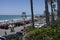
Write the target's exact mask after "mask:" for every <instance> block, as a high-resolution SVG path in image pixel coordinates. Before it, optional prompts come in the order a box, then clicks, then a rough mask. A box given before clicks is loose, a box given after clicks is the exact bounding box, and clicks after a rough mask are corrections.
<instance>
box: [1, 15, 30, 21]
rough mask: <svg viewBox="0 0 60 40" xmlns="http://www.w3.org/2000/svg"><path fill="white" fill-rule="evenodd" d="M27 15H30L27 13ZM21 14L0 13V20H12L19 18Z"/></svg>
mask: <svg viewBox="0 0 60 40" xmlns="http://www.w3.org/2000/svg"><path fill="white" fill-rule="evenodd" d="M27 17H31V16H30V15H27ZM20 18H22V17H21V15H0V20H12V19H20Z"/></svg>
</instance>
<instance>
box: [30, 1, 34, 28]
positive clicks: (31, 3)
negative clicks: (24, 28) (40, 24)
mask: <svg viewBox="0 0 60 40" xmlns="http://www.w3.org/2000/svg"><path fill="white" fill-rule="evenodd" d="M30 5H31V16H32V27H33V28H34V14H33V0H30Z"/></svg>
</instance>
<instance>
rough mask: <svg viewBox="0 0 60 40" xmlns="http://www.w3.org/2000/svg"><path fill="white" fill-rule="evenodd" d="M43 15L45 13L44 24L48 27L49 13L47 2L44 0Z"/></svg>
mask: <svg viewBox="0 0 60 40" xmlns="http://www.w3.org/2000/svg"><path fill="white" fill-rule="evenodd" d="M45 13H46V23H47V26H50V21H49V17H50V15H49V11H48V2H47V0H45Z"/></svg>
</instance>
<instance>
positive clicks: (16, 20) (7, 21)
mask: <svg viewBox="0 0 60 40" xmlns="http://www.w3.org/2000/svg"><path fill="white" fill-rule="evenodd" d="M25 20H26V21H27V20H31V17H27V18H25ZM22 21H23V19H22V18H17V19H12V20H0V25H1V24H9V23H16V22H22Z"/></svg>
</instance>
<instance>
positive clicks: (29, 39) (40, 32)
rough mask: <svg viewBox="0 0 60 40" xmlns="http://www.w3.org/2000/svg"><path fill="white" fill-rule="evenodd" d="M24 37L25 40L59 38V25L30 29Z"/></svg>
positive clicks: (59, 39) (58, 39)
mask: <svg viewBox="0 0 60 40" xmlns="http://www.w3.org/2000/svg"><path fill="white" fill-rule="evenodd" d="M24 38H25V40H60V27H55V28H52V27H41V28H40V29H35V30H33V31H30V32H29V33H27V34H26V35H25V36H24Z"/></svg>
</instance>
